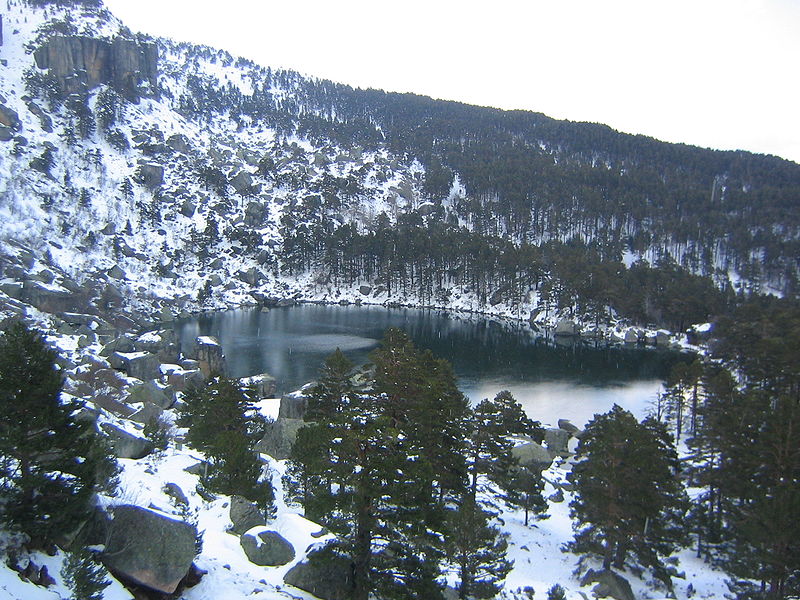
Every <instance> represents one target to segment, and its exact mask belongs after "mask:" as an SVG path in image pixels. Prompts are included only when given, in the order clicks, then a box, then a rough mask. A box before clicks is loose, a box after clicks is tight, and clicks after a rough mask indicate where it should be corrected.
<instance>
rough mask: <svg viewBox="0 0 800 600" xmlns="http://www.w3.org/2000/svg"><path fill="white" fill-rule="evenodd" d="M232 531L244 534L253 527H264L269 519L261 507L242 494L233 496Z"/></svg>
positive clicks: (231, 511) (231, 510)
mask: <svg viewBox="0 0 800 600" xmlns="http://www.w3.org/2000/svg"><path fill="white" fill-rule="evenodd" d="M230 517H231V528H230V532H231V533H235V534H236V535H242V534H244V533H245V532H247V531H248V530H249V529H252V528H253V527H262V526H264V525H266V523H267V521H266V519H265V518H264V514H263V513H262V512H261V510H259V508H258V507H257V506H256V505H255V504H253V503H252V502H250V501H249V500H248V499H246V498H243V497H242V496H236V495H233V496H231V508H230Z"/></svg>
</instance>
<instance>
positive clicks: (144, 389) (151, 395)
mask: <svg viewBox="0 0 800 600" xmlns="http://www.w3.org/2000/svg"><path fill="white" fill-rule="evenodd" d="M128 402H130V403H135V402H142V403H143V404H155V405H156V406H158V407H160V408H172V405H173V404H175V391H174V390H173V389H172V388H171V387H169V386H160V385H158V383H156V382H155V381H154V380H152V379H151V380H150V381H147V382H145V383H142V384H138V385H133V386H131V387H130V388H129V390H128Z"/></svg>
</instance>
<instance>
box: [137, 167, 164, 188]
mask: <svg viewBox="0 0 800 600" xmlns="http://www.w3.org/2000/svg"><path fill="white" fill-rule="evenodd" d="M134 180H135V181H136V183H140V184H141V185H143V186H144V187H146V188H149V189H151V190H153V189H156V188H158V187H161V185H162V184H163V183H164V167H163V166H161V165H159V164H158V163H141V164H140V165H139V167H138V168H137V169H136V173H135V175H134Z"/></svg>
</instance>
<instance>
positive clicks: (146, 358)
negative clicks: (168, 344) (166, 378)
mask: <svg viewBox="0 0 800 600" xmlns="http://www.w3.org/2000/svg"><path fill="white" fill-rule="evenodd" d="M108 362H109V363H111V366H112V367H114V368H115V369H117V370H120V371H125V372H126V373H127V374H128V375H129V376H130V377H135V378H136V379H141V380H142V381H149V380H150V379H158V378H159V377H161V362H160V361H159V360H158V357H157V356H156V355H155V354H150V353H149V352H114V353H113V354H112V355H111V356H109V357H108Z"/></svg>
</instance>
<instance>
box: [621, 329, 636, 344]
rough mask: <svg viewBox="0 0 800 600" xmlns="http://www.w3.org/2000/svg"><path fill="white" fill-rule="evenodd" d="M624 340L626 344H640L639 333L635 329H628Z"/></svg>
mask: <svg viewBox="0 0 800 600" xmlns="http://www.w3.org/2000/svg"><path fill="white" fill-rule="evenodd" d="M624 339H625V343H626V344H638V343H639V333H638V332H637V331H636V330H635V329H628V331H626V332H625V338H624Z"/></svg>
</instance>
